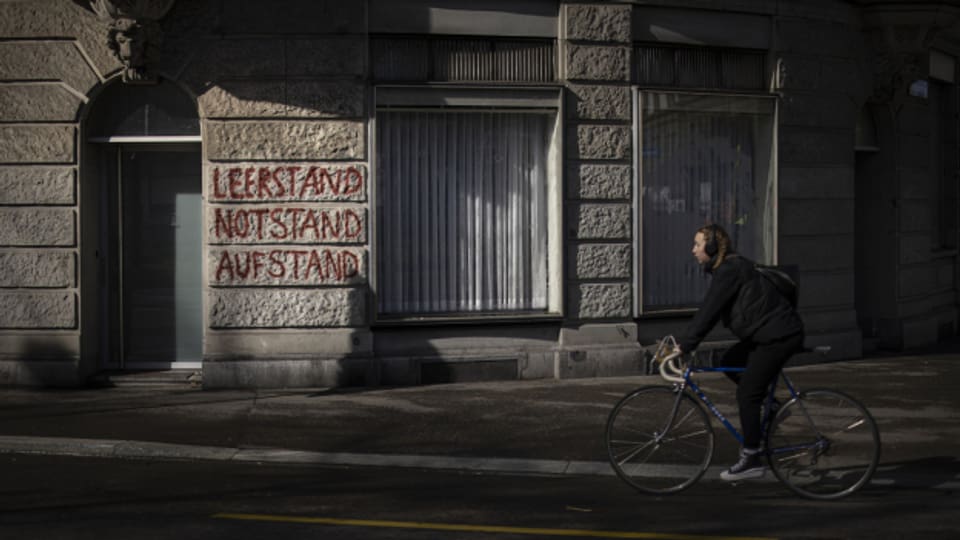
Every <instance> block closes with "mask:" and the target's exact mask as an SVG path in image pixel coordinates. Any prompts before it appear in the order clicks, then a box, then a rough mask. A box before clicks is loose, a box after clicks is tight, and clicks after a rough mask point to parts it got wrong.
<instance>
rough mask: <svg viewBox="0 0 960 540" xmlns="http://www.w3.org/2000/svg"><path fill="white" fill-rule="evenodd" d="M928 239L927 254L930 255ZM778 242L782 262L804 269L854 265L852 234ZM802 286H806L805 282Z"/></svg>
mask: <svg viewBox="0 0 960 540" xmlns="http://www.w3.org/2000/svg"><path fill="white" fill-rule="evenodd" d="M927 240H928V242H927V251H926V255H927V256H929V254H930V249H929V239H927ZM778 244H779V245H778V249H779V252H780V262H781V263H784V264H786V263H787V261H793V262H794V263H796V264H799V265H801V266H802V267H803V269H804V271H823V270H849V269H851V268H853V265H854V254H855V253H856V249H855V243H854V237H853V235H852V234H834V235H831V236H830V241H829V242H825V241H824V239H823V237H819V236H782V237H781V238H780V240H779V243H778ZM901 249H902V248H901ZM901 253H902V251H901ZM800 288H801V289H804V288H805V287H804V286H803V283H800Z"/></svg>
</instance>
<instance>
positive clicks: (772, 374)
mask: <svg viewBox="0 0 960 540" xmlns="http://www.w3.org/2000/svg"><path fill="white" fill-rule="evenodd" d="M693 256H694V257H695V258H696V259H697V262H698V263H700V265H701V266H702V267H703V268H704V270H705V271H706V272H707V273H709V274H711V275H712V278H711V282H710V288H709V289H708V290H707V294H706V296H705V297H704V299H703V303H702V304H701V306H700V308H699V309H698V310H697V313H696V315H695V316H694V318H693V321H691V322H690V325H689V326H688V327H687V329H686V331H685V332H684V335H683V336H682V337H681V338H680V339H679V340H678V345H679V347H680V350H681V351H682V352H683V353H690V352H693V351H694V350H696V348H697V346H698V345H699V344H700V342H701V341H703V338H704V337H706V335H707V334H708V333H709V332H710V330H712V329H713V327H714V326H715V325H716V324H717V322H718V321H720V320H722V321H723V324H724V326H726V327H727V328H729V329H730V331H731V332H733V334H734V335H736V336H737V338H738V339H739V342H738V343H737V344H736V345H734V346H733V347H731V348H730V349H729V350H727V351H726V353H724V355H723V358H722V360H721V365H722V366H724V367H746V370H745V371H743V372H742V373H727V376H728V377H730V378H731V379H732V380H733V381H734V382H735V383H737V406H738V408H739V412H740V427H741V430H742V432H743V448H741V449H740V459H739V460H738V461H737V462H736V463H735V464H734V465H732V466H731V467H730V468H729V469H727V470H726V471H724V472H723V473H721V474H720V478H722V479H723V480H726V481H735V480H745V479H749V478H759V477H761V476H763V474H764V466H763V463H762V460H761V455H760V450H761V449H760V443H761V441H760V433H761V427H760V422H761V406H762V404H763V400H764V398H765V397H766V395H767V391H768V388H769V387H770V383H772V382H773V381H774V379H776V377H777V375H778V374H779V373H780V370H781V369H782V368H783V365H784V364H785V363H786V362H787V360H789V359H790V357H791V356H793V355H794V354H795V353H798V352H800V351H801V350H803V338H804V329H803V321H802V320H801V319H800V316H799V315H798V314H797V311H796V309H795V308H794V307H793V305H792V304H791V303H790V301H789V300H788V299H787V298H786V297H785V296H784V295H783V294H781V293H780V292H779V291H778V290H777V289H776V287H775V286H774V285H773V283H772V282H770V281H769V280H768V279H767V278H765V277H763V276H762V275H761V274H760V272H759V271H758V270H757V269H756V265H755V263H754V262H753V261H751V260H749V259H747V258H745V257H742V256H740V255H739V254H737V253H736V252H735V251H734V250H733V246H732V245H731V242H730V236H729V235H728V234H727V232H726V231H725V230H723V228H722V227H720V226H719V225H707V226H705V227H701V228H700V229H698V230H697V232H696V234H695V235H694V239H693Z"/></svg>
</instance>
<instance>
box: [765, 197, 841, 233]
mask: <svg viewBox="0 0 960 540" xmlns="http://www.w3.org/2000/svg"><path fill="white" fill-rule="evenodd" d="M853 207H854V203H853V200H852V199H848V200H786V201H782V202H781V203H780V234H781V235H783V236H786V235H824V236H825V237H832V236H833V235H836V234H853V229H854V219H853V216H854V212H853Z"/></svg>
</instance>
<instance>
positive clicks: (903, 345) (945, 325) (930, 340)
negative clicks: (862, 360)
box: [870, 308, 960, 351]
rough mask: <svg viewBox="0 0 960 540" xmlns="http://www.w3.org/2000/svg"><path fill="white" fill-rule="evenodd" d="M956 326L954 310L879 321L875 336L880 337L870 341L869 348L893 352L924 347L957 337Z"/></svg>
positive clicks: (956, 315)
mask: <svg viewBox="0 0 960 540" xmlns="http://www.w3.org/2000/svg"><path fill="white" fill-rule="evenodd" d="M958 324H960V323H958V314H957V309H956V308H948V309H944V310H940V311H937V312H934V313H930V314H927V315H923V316H920V317H911V318H908V319H880V320H879V321H877V328H878V331H877V334H878V335H879V336H881V337H879V338H877V339H875V340H871V342H870V347H871V348H879V349H885V350H894V351H900V350H904V349H915V348H917V347H926V346H928V345H933V344H935V343H937V342H938V341H940V340H943V339H947V338H949V337H951V336H955V335H957V330H958Z"/></svg>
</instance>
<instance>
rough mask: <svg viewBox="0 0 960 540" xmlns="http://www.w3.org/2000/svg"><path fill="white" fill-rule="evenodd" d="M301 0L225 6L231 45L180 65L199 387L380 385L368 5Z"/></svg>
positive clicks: (226, 41) (226, 42) (215, 46)
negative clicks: (202, 288)
mask: <svg viewBox="0 0 960 540" xmlns="http://www.w3.org/2000/svg"><path fill="white" fill-rule="evenodd" d="M288 4H290V3H288ZM294 4H295V5H296V8H294V7H288V8H282V9H281V8H277V7H276V6H274V5H272V4H270V3H266V2H255V1H250V0H245V1H240V2H232V3H231V4H230V5H229V6H225V7H224V8H223V12H222V13H221V14H220V17H221V30H222V32H223V39H218V40H215V41H211V42H209V43H208V44H207V46H206V48H205V49H204V50H203V51H202V52H200V53H199V54H198V55H196V57H195V58H194V59H193V60H192V61H191V62H190V65H188V66H186V67H185V69H184V70H183V81H184V82H185V83H187V84H189V85H190V86H191V87H193V88H195V91H196V92H197V94H198V95H199V100H198V101H199V107H200V113H201V118H202V121H203V134H204V153H205V155H204V163H205V165H204V184H205V186H204V193H205V197H206V201H207V206H206V213H205V215H206V219H207V222H206V229H207V230H206V235H207V236H206V237H207V261H206V273H207V281H208V283H209V285H210V287H209V293H208V296H207V307H208V313H207V322H208V326H209V328H208V329H207V334H206V339H205V345H204V347H205V353H204V365H203V383H204V386H205V387H248V386H259V387H284V386H343V385H355V384H365V383H369V382H375V381H371V380H370V378H371V376H370V372H371V371H372V368H371V366H372V365H373V363H372V360H371V358H372V339H371V335H370V330H369V321H370V318H371V313H372V308H371V306H370V305H369V304H370V297H369V294H368V291H369V287H368V279H369V271H368V252H369V242H370V238H371V237H370V234H369V230H368V225H369V219H370V218H369V213H370V209H369V207H368V194H369V191H368V185H367V184H368V181H369V150H368V147H367V128H366V121H367V93H366V91H365V85H364V83H363V77H364V76H365V74H366V58H367V52H366V44H367V38H366V33H365V32H366V3H365V2H351V3H347V2H336V1H333V0H330V1H320V2H313V1H307V0H304V1H303V2H300V3H293V4H290V5H294ZM264 32H267V34H264Z"/></svg>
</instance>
